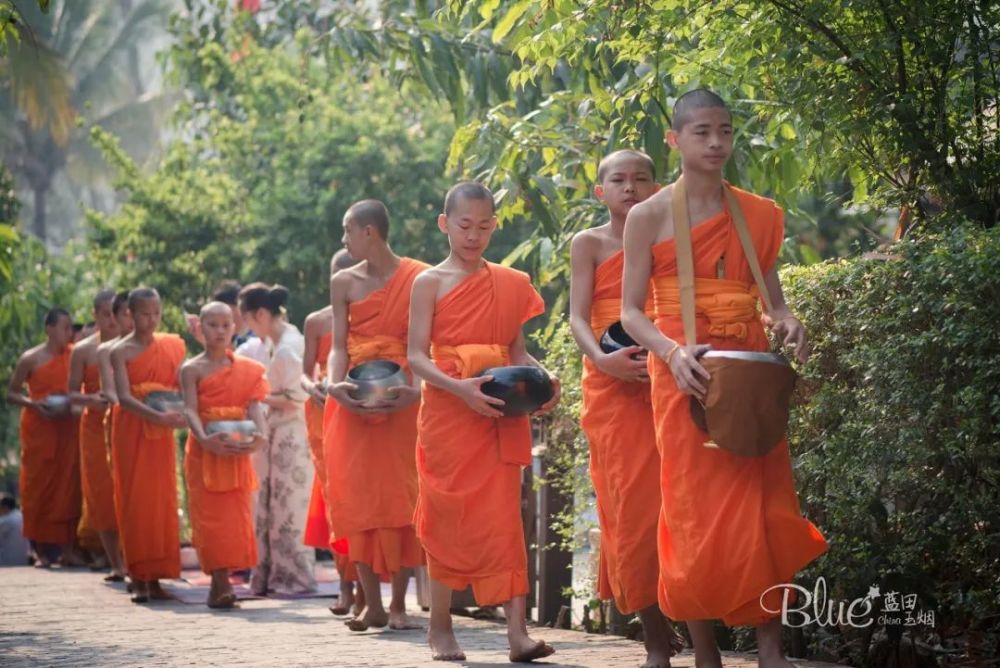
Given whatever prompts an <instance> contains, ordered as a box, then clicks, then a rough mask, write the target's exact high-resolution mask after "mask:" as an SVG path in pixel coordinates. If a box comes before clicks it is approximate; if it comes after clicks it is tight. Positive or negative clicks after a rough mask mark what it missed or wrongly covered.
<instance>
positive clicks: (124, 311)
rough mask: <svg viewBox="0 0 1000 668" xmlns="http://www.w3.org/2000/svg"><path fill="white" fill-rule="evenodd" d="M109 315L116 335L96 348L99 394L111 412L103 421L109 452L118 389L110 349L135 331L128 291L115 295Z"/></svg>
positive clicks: (116, 407) (116, 408)
mask: <svg viewBox="0 0 1000 668" xmlns="http://www.w3.org/2000/svg"><path fill="white" fill-rule="evenodd" d="M111 314H112V315H113V316H114V319H115V325H117V328H118V333H117V335H116V336H114V337H113V338H110V339H108V340H107V341H101V343H100V344H99V345H98V346H97V371H98V375H99V376H100V383H101V393H102V394H104V396H106V397H107V398H108V403H109V404H111V410H110V411H108V414H107V416H106V417H105V420H104V428H105V438H106V439H107V440H106V443H107V446H108V450H109V451H110V449H111V424H112V423H113V422H114V420H113V418H114V414H115V412H116V411H117V410H118V389H117V388H116V387H115V372H114V369H112V368H111V349H112V348H114V347H115V344H116V343H118V342H119V341H120V340H121V339H123V338H125V337H126V336H128V335H129V334H131V333H132V330H133V329H135V323H134V322H133V321H132V312H131V311H129V310H128V290H123V291H121V292H119V293H118V294H116V295H115V298H114V299H113V300H112V302H111Z"/></svg>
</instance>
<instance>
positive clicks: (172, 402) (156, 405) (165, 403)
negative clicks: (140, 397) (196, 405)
mask: <svg viewBox="0 0 1000 668" xmlns="http://www.w3.org/2000/svg"><path fill="white" fill-rule="evenodd" d="M143 403H145V404H146V405H147V406H149V407H150V408H152V409H153V410H154V411H160V412H161V413H181V412H183V411H184V399H183V398H182V397H181V394H180V392H169V391H165V390H161V391H157V392H150V393H149V394H147V395H146V398H145V400H144V401H143Z"/></svg>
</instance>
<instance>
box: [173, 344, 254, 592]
mask: <svg viewBox="0 0 1000 668" xmlns="http://www.w3.org/2000/svg"><path fill="white" fill-rule="evenodd" d="M228 357H229V359H230V361H231V362H232V364H231V366H227V367H224V368H222V369H219V370H218V371H215V372H214V373H211V374H209V375H208V376H205V377H204V378H202V379H201V380H200V381H199V382H198V414H199V417H201V420H202V424H203V425H205V424H207V423H209V422H212V421H215V420H245V419H247V409H248V408H249V406H250V404H251V403H252V402H254V401H263V400H264V399H265V398H266V397H267V393H268V392H269V391H270V386H269V385H268V382H267V379H266V378H265V377H264V374H265V369H264V365H263V364H261V363H259V362H255V361H254V360H251V359H247V358H246V357H236V356H234V355H233V354H232V353H229V354H228ZM184 479H185V480H186V482H187V490H188V512H189V513H190V516H191V542H192V543H193V544H194V547H195V549H196V550H197V551H198V561H199V562H200V563H201V569H202V570H203V571H204V572H206V573H211V572H212V571H215V570H219V569H223V568H225V569H229V570H238V569H244V568H252V567H253V566H255V565H256V564H257V541H256V538H255V537H254V532H253V492H254V490H255V489H257V476H256V475H255V473H254V469H253V462H252V461H251V460H250V455H248V454H247V455H217V454H215V453H213V452H209V451H208V450H205V449H204V448H202V446H201V443H200V442H199V441H198V440H197V439H196V438H195V437H194V434H192V433H189V434H188V439H187V447H186V448H185V456H184Z"/></svg>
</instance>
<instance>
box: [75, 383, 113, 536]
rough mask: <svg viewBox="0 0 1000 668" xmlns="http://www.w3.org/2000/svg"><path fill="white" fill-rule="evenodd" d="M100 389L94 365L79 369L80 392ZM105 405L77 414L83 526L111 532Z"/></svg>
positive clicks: (111, 487) (111, 492)
mask: <svg viewBox="0 0 1000 668" xmlns="http://www.w3.org/2000/svg"><path fill="white" fill-rule="evenodd" d="M100 389H101V378H100V374H99V373H98V370H97V365H96V364H90V365H87V366H86V367H84V370H83V388H82V391H83V393H84V394H95V393H97V392H99V391H100ZM107 413H108V409H107V407H104V408H96V407H88V408H86V409H84V411H83V415H81V416H80V479H81V482H82V486H83V499H84V503H85V505H86V513H85V514H86V520H85V522H84V523H85V525H86V526H87V528H88V529H91V530H93V531H114V530H115V529H117V528H118V523H117V522H116V521H115V483H114V480H113V479H112V477H111V466H110V465H109V463H108V448H107V444H106V442H105V432H104V418H105V416H106V415H107Z"/></svg>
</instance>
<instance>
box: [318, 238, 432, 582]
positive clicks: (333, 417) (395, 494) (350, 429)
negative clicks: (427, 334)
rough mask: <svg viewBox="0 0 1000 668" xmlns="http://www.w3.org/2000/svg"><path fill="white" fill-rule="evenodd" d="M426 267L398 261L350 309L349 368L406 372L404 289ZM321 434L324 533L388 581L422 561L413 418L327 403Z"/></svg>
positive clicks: (410, 411)
mask: <svg viewBox="0 0 1000 668" xmlns="http://www.w3.org/2000/svg"><path fill="white" fill-rule="evenodd" d="M427 266H428V265H426V264H424V263H423V262H419V261H417V260H413V259H410V258H405V257H404V258H402V259H401V261H400V264H399V267H398V268H397V269H396V272H395V273H394V274H393V275H392V277H391V278H390V279H389V280H388V281H387V282H386V284H385V285H384V286H383V287H381V288H379V289H378V290H375V291H374V292H372V293H371V294H369V295H368V296H366V297H365V298H364V299H362V300H359V301H357V302H354V303H352V304H351V305H350V307H349V310H348V314H349V322H350V324H349V328H348V340H347V351H348V356H349V358H350V361H349V363H348V367H349V368H350V367H355V366H357V365H359V364H363V363H364V362H368V361H371V360H375V359H384V360H391V361H393V362H395V363H397V364H399V365H400V366H401V367H402V368H403V369H404V370H405V371H406V372H407V374H409V366H408V364H407V361H406V337H407V330H408V329H409V312H410V289H411V288H412V286H413V279H414V278H416V276H417V274H419V273H420V272H421V271H423V270H424V269H426V268H427ZM329 410H330V417H329V421H328V422H327V425H326V430H325V432H324V435H323V439H324V463H325V466H326V496H327V499H328V500H329V510H330V527H331V529H332V530H333V534H334V535H335V536H337V537H344V538H346V539H347V543H348V554H349V557H350V560H351V561H352V562H360V563H364V564H367V565H369V566H370V567H371V568H372V570H373V571H375V572H376V573H378V574H379V575H382V576H386V575H391V574H393V573H397V572H399V571H400V570H401V569H403V568H407V567H414V566H419V565H421V564H422V563H423V561H424V558H423V550H422V549H421V547H420V542H419V541H418V540H417V536H416V531H415V530H414V527H413V510H414V507H415V505H416V501H417V466H416V442H417V413H418V411H419V405H418V404H413V405H411V406H408V407H407V408H404V409H402V410H399V411H395V412H393V413H386V414H381V415H358V414H356V413H352V412H351V411H349V410H347V409H346V408H344V407H343V406H341V405H340V404H338V403H336V402H333V405H332V407H330V409H329Z"/></svg>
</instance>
